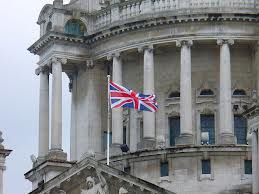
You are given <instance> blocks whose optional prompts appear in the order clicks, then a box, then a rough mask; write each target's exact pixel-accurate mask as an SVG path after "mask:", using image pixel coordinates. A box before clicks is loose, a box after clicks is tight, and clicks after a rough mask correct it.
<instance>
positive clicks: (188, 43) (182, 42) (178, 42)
mask: <svg viewBox="0 0 259 194" xmlns="http://www.w3.org/2000/svg"><path fill="white" fill-rule="evenodd" d="M184 45H186V46H188V47H190V46H192V45H193V41H192V40H176V46H177V47H182V46H184Z"/></svg>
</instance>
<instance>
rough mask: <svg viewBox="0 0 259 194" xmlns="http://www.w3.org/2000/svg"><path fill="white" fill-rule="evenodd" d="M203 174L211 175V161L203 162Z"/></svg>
mask: <svg viewBox="0 0 259 194" xmlns="http://www.w3.org/2000/svg"><path fill="white" fill-rule="evenodd" d="M201 172H202V174H211V166H210V160H202V161H201Z"/></svg>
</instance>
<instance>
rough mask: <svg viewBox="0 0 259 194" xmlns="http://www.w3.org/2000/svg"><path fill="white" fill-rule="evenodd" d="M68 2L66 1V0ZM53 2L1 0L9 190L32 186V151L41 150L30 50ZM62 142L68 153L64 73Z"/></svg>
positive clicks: (1, 110) (7, 193) (0, 115)
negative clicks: (44, 13) (41, 17)
mask: <svg viewBox="0 0 259 194" xmlns="http://www.w3.org/2000/svg"><path fill="white" fill-rule="evenodd" d="M64 2H65V3H67V1H66V0H64ZM47 3H52V0H26V1H22V0H2V1H1V6H0V16H1V20H0V26H1V28H0V29H1V32H0V35H1V36H0V43H1V44H0V51H1V52H0V67H1V69H0V88H1V95H0V130H2V131H3V138H4V139H5V141H4V145H5V147H6V148H8V149H12V150H13V152H12V153H11V155H10V156H9V157H8V159H7V161H6V166H7V170H6V171H5V174H4V194H23V193H24V194H25V193H28V192H29V191H30V190H31V184H30V182H29V181H27V180H25V179H24V173H25V172H27V171H28V170H30V169H31V167H32V164H31V161H30V155H31V154H35V155H36V156H37V150H38V98H39V96H38V94H39V92H38V91H39V78H38V77H37V76H36V75H35V73H34V72H35V68H36V67H37V65H36V63H37V61H38V57H37V56H34V55H32V54H30V53H29V52H28V51H27V48H28V47H29V46H30V45H32V44H33V43H34V42H35V41H36V40H37V39H38V38H39V26H38V25H37V24H36V21H37V18H38V15H39V13H40V10H41V8H42V7H43V6H44V4H47ZM63 80H64V82H63V83H64V84H63V86H64V87H63V104H64V106H63V109H64V110H63V120H64V125H63V130H64V134H63V142H64V150H65V151H66V152H68V151H69V120H70V111H69V108H70V106H69V104H70V94H69V92H68V86H67V84H68V80H67V78H66V76H65V75H64V77H63Z"/></svg>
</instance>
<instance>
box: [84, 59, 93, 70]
mask: <svg viewBox="0 0 259 194" xmlns="http://www.w3.org/2000/svg"><path fill="white" fill-rule="evenodd" d="M94 66H95V65H94V61H93V60H92V59H88V60H87V61H86V68H87V69H93V68H94Z"/></svg>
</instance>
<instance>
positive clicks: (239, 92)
mask: <svg viewBox="0 0 259 194" xmlns="http://www.w3.org/2000/svg"><path fill="white" fill-rule="evenodd" d="M233 96H246V91H245V90H244V89H235V90H234V92H233Z"/></svg>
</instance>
